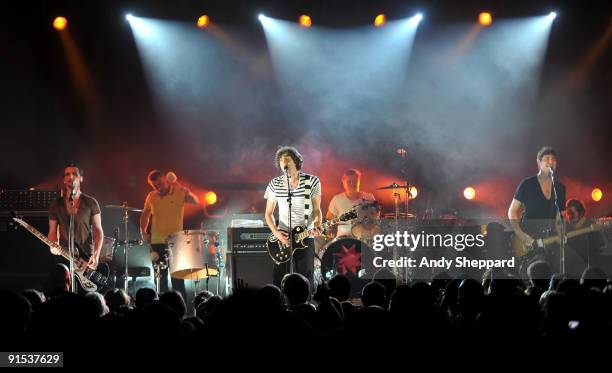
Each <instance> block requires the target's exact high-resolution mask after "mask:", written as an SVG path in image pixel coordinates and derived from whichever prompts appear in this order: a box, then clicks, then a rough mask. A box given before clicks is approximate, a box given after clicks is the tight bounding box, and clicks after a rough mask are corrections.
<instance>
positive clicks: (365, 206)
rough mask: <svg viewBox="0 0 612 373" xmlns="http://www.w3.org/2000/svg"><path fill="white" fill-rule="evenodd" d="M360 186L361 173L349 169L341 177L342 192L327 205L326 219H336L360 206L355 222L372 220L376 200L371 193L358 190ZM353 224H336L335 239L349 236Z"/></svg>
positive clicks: (374, 213)
mask: <svg viewBox="0 0 612 373" xmlns="http://www.w3.org/2000/svg"><path fill="white" fill-rule="evenodd" d="M360 184H361V172H360V171H359V170H356V169H353V168H352V169H349V170H346V171H345V172H344V174H343V175H342V186H343V187H344V192H343V193H340V194H336V195H335V196H334V197H333V198H332V200H331V202H330V203H329V209H328V210H327V215H326V218H327V219H333V218H336V217H338V216H340V215H342V214H344V213H345V212H347V211H349V210H350V209H351V208H353V207H355V206H356V205H359V204H362V207H361V208H359V209H357V219H356V220H355V221H356V222H359V221H362V220H363V219H364V218H368V219H373V218H374V216H375V215H376V209H377V207H376V199H375V198H374V195H373V194H372V193H366V192H361V191H360V190H359V188H360ZM352 228H353V223H351V222H342V223H340V224H338V231H337V233H336V237H341V236H351V235H352V234H351V229H352Z"/></svg>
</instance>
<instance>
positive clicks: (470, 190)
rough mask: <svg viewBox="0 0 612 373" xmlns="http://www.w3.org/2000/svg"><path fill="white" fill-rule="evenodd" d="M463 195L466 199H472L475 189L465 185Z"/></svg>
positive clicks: (474, 195)
mask: <svg viewBox="0 0 612 373" xmlns="http://www.w3.org/2000/svg"><path fill="white" fill-rule="evenodd" d="M463 196H464V197H465V199H467V200H470V201H471V200H473V199H474V197H476V190H475V189H474V188H472V187H467V188H465V189H464V190H463Z"/></svg>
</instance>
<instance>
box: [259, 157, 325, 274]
mask: <svg viewBox="0 0 612 373" xmlns="http://www.w3.org/2000/svg"><path fill="white" fill-rule="evenodd" d="M274 164H275V166H276V167H277V168H278V169H279V171H281V173H282V174H281V175H280V176H277V177H275V178H273V179H272V180H271V181H270V183H269V184H268V187H267V188H266V193H265V195H264V198H265V199H266V200H267V202H266V212H265V218H266V223H267V224H268V227H269V228H270V230H271V231H272V234H274V236H275V237H276V238H277V239H278V240H279V241H280V242H281V243H282V244H283V245H289V234H288V233H285V232H283V231H286V232H288V231H289V202H288V201H287V198H288V188H287V187H288V184H287V182H290V183H291V194H292V207H291V227H292V228H295V227H296V226H302V227H303V228H305V229H310V228H312V227H318V226H320V225H321V223H322V213H321V182H320V181H319V178H318V177H316V176H314V175H310V174H307V173H304V172H302V171H301V169H302V164H303V158H302V155H301V154H300V153H299V152H298V150H297V149H296V148H294V147H291V146H282V147H280V148H279V149H278V150H277V151H276V155H275V156H274ZM285 172H287V173H288V175H289V180H287V177H286V175H285ZM277 205H278V216H279V219H278V220H279V221H278V222H276V219H275V218H274V211H275V209H276V206H277ZM314 232H315V233H314V234H315V235H319V234H321V232H319V231H317V230H315V231H314ZM305 243H306V244H307V247H306V248H304V249H301V250H297V251H296V252H295V254H294V256H293V265H294V270H295V272H297V273H300V274H302V275H304V276H305V277H306V278H307V279H308V280H309V281H310V283H311V284H313V283H314V282H313V265H314V248H315V246H314V239H313V238H312V237H309V238H307V239H306V240H305ZM289 265H290V262H286V263H282V264H279V265H276V266H275V267H274V284H275V285H277V286H280V283H281V280H282V278H283V276H284V275H285V274H286V273H289V269H290V268H289Z"/></svg>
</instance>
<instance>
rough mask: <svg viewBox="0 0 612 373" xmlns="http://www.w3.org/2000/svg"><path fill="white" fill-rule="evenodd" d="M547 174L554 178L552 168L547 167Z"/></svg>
mask: <svg viewBox="0 0 612 373" xmlns="http://www.w3.org/2000/svg"><path fill="white" fill-rule="evenodd" d="M548 174H549V175H550V176H555V172H554V171H553V169H552V167H550V166H548Z"/></svg>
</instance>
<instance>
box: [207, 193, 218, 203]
mask: <svg viewBox="0 0 612 373" xmlns="http://www.w3.org/2000/svg"><path fill="white" fill-rule="evenodd" d="M204 200H205V201H206V203H207V204H208V205H214V204H215V202H217V194H216V193H215V192H208V193H206V195H204Z"/></svg>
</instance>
